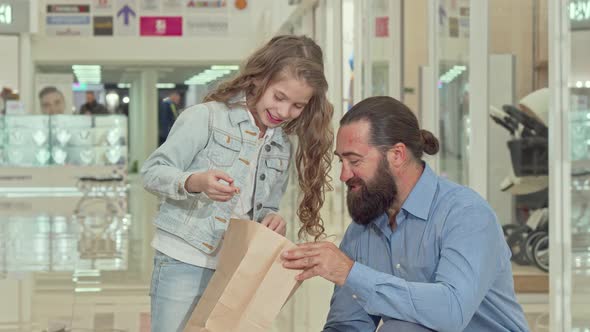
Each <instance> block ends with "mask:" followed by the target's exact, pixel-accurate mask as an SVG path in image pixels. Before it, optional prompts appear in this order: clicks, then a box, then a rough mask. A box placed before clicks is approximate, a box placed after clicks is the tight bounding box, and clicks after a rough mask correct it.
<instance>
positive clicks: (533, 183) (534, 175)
mask: <svg viewBox="0 0 590 332" xmlns="http://www.w3.org/2000/svg"><path fill="white" fill-rule="evenodd" d="M548 104H549V100H548V89H541V90H537V91H535V92H533V93H531V94H530V95H528V96H526V97H525V98H523V99H522V100H521V101H520V104H519V105H518V107H515V106H512V105H504V106H502V110H499V109H497V108H495V107H491V110H490V117H491V118H492V119H493V120H494V122H496V123H497V124H498V125H500V126H502V127H503V128H504V129H506V130H507V131H508V132H509V133H510V136H511V139H510V140H509V141H508V142H507V145H508V150H509V151H510V159H511V163H512V172H511V173H512V174H510V175H509V176H508V177H507V178H506V179H505V180H504V181H503V182H502V184H501V186H500V190H502V191H507V192H510V193H511V194H513V195H516V196H524V195H527V196H529V197H533V198H534V201H536V204H532V205H531V208H530V214H529V216H528V218H526V221H525V222H524V223H519V222H515V223H511V224H506V225H504V226H503V227H502V229H503V231H504V236H505V238H506V241H507V243H508V246H509V247H510V250H511V252H512V260H513V261H514V262H515V263H517V264H519V265H530V264H534V265H535V266H537V267H538V268H539V269H541V270H543V271H545V272H548V271H549V234H548V233H549V218H548V209H547V206H548V191H547V188H548V175H549V168H548V165H549V164H548V136H549V130H548V128H547V125H546V124H545V122H544V120H543V119H542V118H541V117H540V116H542V115H544V114H546V110H547V108H548ZM534 110H537V112H538V113H536V112H535V111H534ZM539 111H541V112H539ZM543 111H545V112H543Z"/></svg>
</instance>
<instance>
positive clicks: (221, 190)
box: [141, 36, 333, 332]
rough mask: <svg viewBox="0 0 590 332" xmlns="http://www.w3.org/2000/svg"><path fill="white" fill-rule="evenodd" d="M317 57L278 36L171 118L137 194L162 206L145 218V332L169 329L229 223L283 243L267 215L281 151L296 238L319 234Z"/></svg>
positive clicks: (320, 82) (186, 309)
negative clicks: (293, 179)
mask: <svg viewBox="0 0 590 332" xmlns="http://www.w3.org/2000/svg"><path fill="white" fill-rule="evenodd" d="M322 56H323V55H322V50H321V49H320V47H319V46H318V45H317V44H316V43H315V42H313V41H312V40H311V39H309V38H307V37H297V36H278V37H275V38H273V39H272V40H271V41H270V42H268V44H266V45H265V46H263V47H262V48H261V49H259V50H257V51H256V52H255V53H254V54H253V55H252V56H250V58H249V59H248V60H247V61H246V63H245V64H244V66H243V67H242V70H241V72H240V73H239V74H238V76H237V77H236V78H235V79H233V80H231V81H228V82H225V83H223V84H221V85H220V86H219V87H218V88H217V89H216V90H215V91H213V92H211V93H210V94H209V95H208V96H207V97H205V103H203V104H199V105H196V106H192V107H189V108H188V109H186V110H185V111H184V112H182V113H181V115H180V116H179V118H178V120H177V121H176V122H175V123H174V126H173V127H172V130H171V131H170V134H169V136H168V138H167V140H166V141H165V142H164V144H163V145H162V146H160V147H159V148H158V149H157V150H156V151H155V152H154V153H153V154H152V155H151V156H150V157H149V158H148V160H147V161H146V162H145V163H144V165H143V168H142V170H141V175H142V177H143V180H144V186H145V188H146V189H147V190H148V191H150V192H152V193H154V194H156V195H159V196H161V197H162V198H164V202H163V203H162V205H161V207H160V211H159V213H158V215H157V216H156V219H155V222H154V223H155V225H156V232H155V237H154V240H153V242H152V246H153V247H154V248H155V249H156V254H155V258H154V272H153V275H152V286H151V292H150V295H151V299H152V300H151V311H152V331H158V332H159V331H164V332H168V331H178V330H182V329H183V328H184V325H185V324H186V322H187V321H188V319H189V318H190V315H191V313H192V311H193V309H194V307H195V306H196V304H197V302H198V301H199V299H200V297H201V295H202V293H203V291H204V290H205V287H206V286H207V283H208V282H209V279H210V278H211V276H212V275H213V272H214V270H215V267H216V264H217V261H216V257H217V254H218V252H219V250H218V249H219V247H220V245H221V240H222V238H223V234H224V232H225V230H226V229H227V225H228V222H229V220H230V218H232V217H237V218H243V219H251V220H256V221H259V222H261V223H262V224H263V225H265V226H266V227H268V228H270V229H271V230H273V231H275V232H277V233H279V234H281V235H285V232H286V223H285V220H284V219H283V218H282V217H281V216H280V215H278V214H277V212H278V208H279V203H280V200H281V197H282V196H283V194H284V192H285V188H286V186H287V178H288V167H289V163H290V160H291V143H290V141H289V138H288V137H287V135H295V136H296V137H297V140H298V145H297V151H296V153H295V167H296V168H297V174H298V176H299V178H298V180H299V187H300V189H301V191H302V193H303V199H302V201H301V203H300V205H299V209H298V211H297V214H298V216H299V219H300V220H301V223H302V225H301V229H300V231H299V236H300V237H302V236H303V235H304V234H309V235H311V236H313V237H315V238H316V239H317V238H318V237H320V236H321V235H322V234H323V232H324V227H323V222H322V219H321V217H320V213H319V211H320V208H321V207H322V205H323V203H324V194H325V192H326V191H328V190H330V189H331V187H330V185H329V183H328V181H329V179H330V178H329V175H328V172H329V169H330V164H331V159H332V153H331V151H330V150H331V146H332V140H333V132H332V129H331V125H330V123H331V118H332V106H331V105H330V103H329V102H328V101H327V99H326V91H327V89H328V84H327V82H326V78H325V76H324V67H323V60H322Z"/></svg>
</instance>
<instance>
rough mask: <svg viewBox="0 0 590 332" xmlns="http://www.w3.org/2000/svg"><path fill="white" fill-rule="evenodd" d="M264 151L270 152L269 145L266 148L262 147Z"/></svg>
mask: <svg viewBox="0 0 590 332" xmlns="http://www.w3.org/2000/svg"><path fill="white" fill-rule="evenodd" d="M264 150H266V152H269V151H270V145H268V144H267V145H266V146H264Z"/></svg>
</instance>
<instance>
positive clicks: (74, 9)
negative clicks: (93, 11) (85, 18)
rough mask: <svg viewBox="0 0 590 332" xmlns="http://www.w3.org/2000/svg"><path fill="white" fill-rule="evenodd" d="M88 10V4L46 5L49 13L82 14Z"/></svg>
mask: <svg viewBox="0 0 590 332" xmlns="http://www.w3.org/2000/svg"><path fill="white" fill-rule="evenodd" d="M89 12H90V6H89V5H47V13H49V14H84V13H89Z"/></svg>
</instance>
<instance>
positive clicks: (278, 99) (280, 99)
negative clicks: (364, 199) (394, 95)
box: [275, 95, 283, 101]
mask: <svg viewBox="0 0 590 332" xmlns="http://www.w3.org/2000/svg"><path fill="white" fill-rule="evenodd" d="M275 100H276V101H283V98H281V97H279V96H277V95H275Z"/></svg>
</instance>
